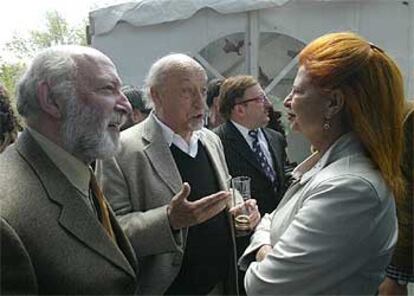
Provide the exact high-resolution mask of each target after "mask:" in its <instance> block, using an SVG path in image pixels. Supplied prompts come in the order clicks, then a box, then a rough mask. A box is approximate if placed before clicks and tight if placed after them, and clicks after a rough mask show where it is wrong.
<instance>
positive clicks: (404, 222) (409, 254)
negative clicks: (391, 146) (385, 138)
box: [391, 101, 414, 274]
mask: <svg viewBox="0 0 414 296" xmlns="http://www.w3.org/2000/svg"><path fill="white" fill-rule="evenodd" d="M404 140H405V150H404V156H403V160H402V166H401V167H402V170H403V175H404V178H405V180H406V182H407V183H406V193H405V196H404V198H402V199H401V200H399V201H397V216H398V228H399V236H398V242H397V246H396V248H395V251H394V255H393V258H392V262H391V263H392V265H394V266H395V267H397V268H401V269H403V270H404V271H406V272H411V274H414V269H413V239H414V237H413V232H414V225H413V219H414V217H413V211H414V207H413V200H414V101H411V102H407V105H406V115H405V119H404Z"/></svg>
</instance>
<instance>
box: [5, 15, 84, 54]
mask: <svg viewBox="0 0 414 296" xmlns="http://www.w3.org/2000/svg"><path fill="white" fill-rule="evenodd" d="M85 27H86V22H83V23H82V24H81V25H79V26H70V25H69V24H68V22H67V21H66V19H65V18H63V17H62V16H61V15H60V14H59V13H58V12H57V11H49V12H47V13H46V29H45V30H44V31H40V30H33V31H30V32H29V35H28V36H26V37H23V36H20V35H17V34H15V35H14V36H13V37H12V40H11V41H10V42H8V43H7V44H6V49H7V50H8V51H10V52H12V53H13V54H14V55H15V56H16V57H17V58H18V59H27V58H32V57H33V56H34V55H35V54H36V53H37V52H38V51H39V50H42V49H44V48H47V47H50V46H53V45H63V44H78V45H86V29H85Z"/></svg>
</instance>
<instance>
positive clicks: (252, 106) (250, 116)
mask: <svg viewBox="0 0 414 296" xmlns="http://www.w3.org/2000/svg"><path fill="white" fill-rule="evenodd" d="M241 101H242V102H246V103H244V104H241V105H242V106H244V111H245V120H246V123H247V125H248V128H251V129H256V128H259V127H265V126H266V125H267V124H268V122H269V120H270V118H269V108H270V107H271V106H272V105H271V103H270V102H269V100H268V99H267V97H266V95H265V92H264V90H263V89H262V88H261V86H260V84H256V85H253V86H251V87H249V88H247V89H246V90H245V92H244V95H243V98H242V100H241Z"/></svg>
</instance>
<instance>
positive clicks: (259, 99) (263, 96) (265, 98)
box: [234, 95, 269, 105]
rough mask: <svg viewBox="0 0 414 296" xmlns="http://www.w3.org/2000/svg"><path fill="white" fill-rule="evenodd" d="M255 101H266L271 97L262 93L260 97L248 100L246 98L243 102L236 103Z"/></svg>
mask: <svg viewBox="0 0 414 296" xmlns="http://www.w3.org/2000/svg"><path fill="white" fill-rule="evenodd" d="M253 101H258V102H259V103H264V102H266V101H269V99H268V98H267V96H266V95H262V96H260V97H254V98H251V99H247V100H244V101H241V102H237V103H235V104H234V105H240V104H245V103H248V102H253Z"/></svg>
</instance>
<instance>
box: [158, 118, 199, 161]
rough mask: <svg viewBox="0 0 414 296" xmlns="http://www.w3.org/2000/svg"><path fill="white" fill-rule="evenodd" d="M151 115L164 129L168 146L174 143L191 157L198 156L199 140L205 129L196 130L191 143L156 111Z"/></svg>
mask: <svg viewBox="0 0 414 296" xmlns="http://www.w3.org/2000/svg"><path fill="white" fill-rule="evenodd" d="M151 116H153V117H154V120H155V121H156V122H157V123H158V124H159V126H160V127H161V129H162V133H163V136H164V139H165V141H166V142H167V144H168V147H171V145H172V144H174V145H175V146H177V147H178V148H179V149H180V150H181V151H183V152H184V153H186V154H187V155H189V156H191V157H193V158H194V157H196V155H197V153H198V140H200V139H201V138H202V137H203V135H204V132H203V130H202V129H201V130H198V131H194V132H193V133H192V135H191V138H190V143H187V142H186V141H185V140H184V138H183V137H181V136H180V135H179V134H176V133H175V132H174V131H173V130H172V129H171V128H170V127H169V126H167V125H166V124H165V123H163V122H162V121H161V120H160V119H159V118H158V117H157V115H155V113H154V112H152V113H151Z"/></svg>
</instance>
